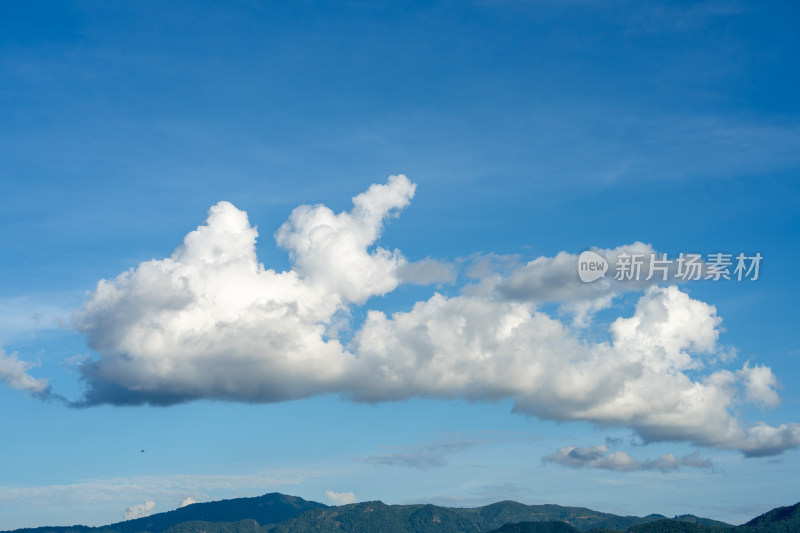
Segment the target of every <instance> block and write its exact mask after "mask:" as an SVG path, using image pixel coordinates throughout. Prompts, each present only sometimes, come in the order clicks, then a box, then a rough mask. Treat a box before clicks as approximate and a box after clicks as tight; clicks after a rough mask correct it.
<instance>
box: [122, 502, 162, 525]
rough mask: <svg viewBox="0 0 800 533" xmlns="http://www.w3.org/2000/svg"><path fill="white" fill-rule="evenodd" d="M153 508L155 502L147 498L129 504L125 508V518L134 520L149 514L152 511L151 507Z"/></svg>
mask: <svg viewBox="0 0 800 533" xmlns="http://www.w3.org/2000/svg"><path fill="white" fill-rule="evenodd" d="M155 508H156V502H154V501H152V500H147V501H146V502H144V503H139V504H136V505H131V506H130V507H128V508H127V509H125V520H134V519H136V518H144V517H145V516H150V515H151V514H152V513H153V509H155Z"/></svg>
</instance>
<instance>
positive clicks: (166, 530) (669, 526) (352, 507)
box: [0, 493, 800, 533]
mask: <svg viewBox="0 0 800 533" xmlns="http://www.w3.org/2000/svg"><path fill="white" fill-rule="evenodd" d="M143 532H147V533H344V532H348V533H582V532H592V533H611V532H628V533H696V532H697V533H722V532H724V533H789V532H798V533H800V503H797V504H795V505H792V506H788V507H778V508H775V509H773V510H771V511H769V512H767V513H764V514H762V515H760V516H758V517H756V518H754V519H752V520H750V521H749V522H747V523H746V524H743V525H741V526H733V525H731V524H726V523H724V522H719V521H717V520H711V519H708V518H700V517H697V516H694V515H680V516H675V517H673V518H667V517H665V516H663V515H657V514H651V515H648V516H644V517H639V516H620V515H615V514H610V513H602V512H598V511H593V510H591V509H587V508H584V507H565V506H561V505H524V504H521V503H518V502H514V501H502V502H497V503H493V504H490V505H486V506H483V507H475V508H456V507H440V506H436V505H423V504H417V505H386V504H385V503H383V502H380V501H374V502H362V503H353V504H348V505H340V506H336V507H330V506H327V505H325V504H322V503H318V502H313V501H308V500H304V499H302V498H298V497H296V496H288V495H285V494H279V493H271V494H265V495H263V496H258V497H255V498H236V499H231V500H221V501H215V502H207V503H194V504H191V505H187V506H185V507H180V508H178V509H175V510H174V511H168V512H164V513H157V514H153V515H150V516H147V517H144V518H137V519H135V520H127V521H124V522H118V523H115V524H109V525H107V526H100V527H89V526H80V525H76V526H59V527H39V528H29V529H17V530H15V531H14V532H13V533H143ZM0 533H9V532H0Z"/></svg>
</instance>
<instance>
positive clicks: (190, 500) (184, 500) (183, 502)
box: [178, 496, 197, 508]
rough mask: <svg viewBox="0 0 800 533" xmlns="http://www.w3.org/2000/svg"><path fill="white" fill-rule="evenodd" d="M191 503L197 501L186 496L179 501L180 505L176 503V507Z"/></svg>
mask: <svg viewBox="0 0 800 533" xmlns="http://www.w3.org/2000/svg"><path fill="white" fill-rule="evenodd" d="M193 503H197V500H195V499H194V498H192V497H191V496H187V497H186V498H184V499H183V501H181V503H180V505H178V508H181V507H186V506H187V505H192V504H193Z"/></svg>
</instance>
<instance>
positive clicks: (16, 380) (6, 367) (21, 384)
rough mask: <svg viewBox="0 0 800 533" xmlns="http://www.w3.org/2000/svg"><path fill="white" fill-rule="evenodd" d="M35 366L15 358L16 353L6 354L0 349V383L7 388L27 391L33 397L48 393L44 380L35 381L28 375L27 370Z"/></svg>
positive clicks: (35, 379)
mask: <svg viewBox="0 0 800 533" xmlns="http://www.w3.org/2000/svg"><path fill="white" fill-rule="evenodd" d="M35 366H37V365H35V364H33V363H28V362H26V361H22V360H20V359H18V358H17V354H16V352H14V353H10V354H7V353H6V352H5V351H4V350H3V349H2V348H0V383H6V384H7V385H8V386H9V387H11V388H14V389H18V390H22V391H27V392H30V393H32V394H34V395H43V394H46V392H47V391H48V385H47V380H46V379H37V378H34V377H33V376H31V375H30V374H28V370H30V369H31V368H33V367H35Z"/></svg>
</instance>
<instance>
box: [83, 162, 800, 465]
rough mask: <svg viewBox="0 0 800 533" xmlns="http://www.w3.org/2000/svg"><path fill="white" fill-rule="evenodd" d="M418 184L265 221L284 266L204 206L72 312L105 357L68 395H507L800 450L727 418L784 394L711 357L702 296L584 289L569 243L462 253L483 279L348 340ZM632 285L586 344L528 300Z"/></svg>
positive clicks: (222, 207) (612, 252)
mask: <svg viewBox="0 0 800 533" xmlns="http://www.w3.org/2000/svg"><path fill="white" fill-rule="evenodd" d="M414 190H415V186H414V185H413V184H412V183H411V182H410V181H409V180H408V179H407V178H405V177H404V176H394V177H392V178H390V179H389V181H388V182H387V183H386V184H384V185H373V186H371V187H370V188H369V189H368V190H367V191H366V192H364V193H362V194H360V195H358V196H356V197H355V198H354V199H353V208H352V209H351V210H350V211H346V212H342V213H334V212H333V211H331V210H330V209H328V208H327V207H325V206H322V205H317V206H301V207H298V208H297V209H295V210H294V211H293V212H292V214H291V216H290V217H289V220H288V221H287V222H286V223H285V224H283V225H282V226H281V228H280V229H279V230H278V232H277V233H276V240H277V242H278V244H279V245H280V246H282V247H283V248H285V249H286V250H287V251H288V252H289V254H290V257H291V260H292V268H291V269H290V270H288V271H285V272H276V271H274V270H272V269H267V268H265V267H264V266H263V265H262V264H260V263H258V261H257V258H256V250H255V243H256V238H257V235H258V234H257V231H256V229H255V228H254V227H252V226H251V225H250V223H249V221H248V218H247V215H246V214H245V213H244V212H243V211H240V210H239V209H237V208H236V207H234V206H233V205H231V204H229V203H227V202H220V203H219V204H217V205H215V206H214V207H212V208H211V210H210V211H209V216H208V219H207V221H206V224H204V225H202V226H200V227H198V229H197V230H195V231H193V232H191V233H190V234H188V235H187V236H186V238H185V239H184V242H183V244H182V245H181V246H180V247H179V248H178V249H176V250H175V252H174V253H173V254H172V256H171V257H169V258H166V259H160V260H156V259H154V260H151V261H148V262H145V263H142V264H140V265H139V266H138V267H136V268H133V269H131V270H129V271H128V272H125V273H123V274H121V275H119V276H117V277H116V278H114V279H112V280H102V281H100V282H99V283H98V285H97V288H96V290H95V291H94V292H93V293H92V294H91V295H90V297H89V299H88V300H87V302H86V303H85V305H84V306H83V308H82V309H81V310H80V311H79V312H78V313H77V324H78V327H79V328H80V329H81V330H82V331H83V332H85V333H86V335H87V336H88V340H89V343H90V345H91V346H92V347H93V348H94V349H95V350H96V351H97V352H98V353H99V354H100V355H99V358H98V359H94V360H91V361H88V362H85V363H83V364H82V365H81V367H80V368H81V371H82V374H83V377H84V379H85V380H86V382H87V384H88V390H87V393H86V396H85V397H84V398H83V399H82V400H81V401H80V402H78V403H79V404H83V405H92V404H97V403H116V404H126V403H130V404H135V403H144V402H149V403H153V404H170V403H175V402H180V401H186V400H191V399H198V398H217V399H229V400H239V401H247V402H272V401H282V400H288V399H293V398H304V397H309V396H313V395H317V394H325V393H339V394H342V395H344V396H346V397H349V398H351V399H354V400H356V401H365V402H379V401H392V400H402V399H407V398H411V397H415V396H423V397H433V398H465V399H468V400H475V401H477V400H498V399H503V398H512V399H514V401H515V407H514V409H515V410H516V411H517V412H520V413H524V414H526V415H532V416H538V417H541V418H546V419H554V420H582V421H588V422H591V423H594V424H598V425H602V426H620V427H630V428H632V429H633V430H634V431H636V432H637V433H638V434H639V435H640V436H641V437H642V438H643V439H644V440H645V441H688V442H692V443H695V444H698V445H705V446H712V447H718V448H724V449H739V450H741V451H743V452H744V453H745V454H747V455H769V454H775V453H780V452H781V451H782V450H784V449H786V448H790V447H796V446H799V445H800V424H797V423H789V424H783V425H780V426H777V427H774V426H769V425H767V424H764V423H755V424H748V423H746V422H745V421H742V420H740V419H739V418H738V417H737V415H736V414H735V411H734V407H735V406H736V405H737V404H738V403H739V402H743V401H746V402H753V403H756V404H759V405H764V406H767V407H769V406H774V405H777V402H778V401H779V398H778V396H777V393H776V392H775V390H774V386H775V384H776V379H775V377H774V375H773V374H772V372H771V370H770V369H769V368H768V367H764V366H758V365H756V366H750V365H749V363H747V364H745V365H744V367H743V368H742V369H741V370H737V371H731V370H727V369H717V370H715V371H713V370H712V369H711V365H712V364H717V362H718V361H719V360H721V359H724V357H722V355H724V354H723V351H722V350H721V348H720V347H719V346H718V344H717V341H718V336H719V327H720V323H721V319H720V318H719V317H718V316H717V314H716V309H715V308H714V307H713V306H711V305H708V304H706V303H704V302H701V301H698V300H695V299H692V298H690V297H689V296H688V295H687V294H686V293H684V292H681V291H680V290H679V289H678V288H677V287H675V286H671V287H659V286H657V285H655V284H654V282H653V280H651V281H646V280H643V281H641V282H615V281H613V279H606V280H598V281H597V282H595V283H591V284H586V283H582V282H580V281H579V279H578V277H577V272H576V269H577V256H576V255H574V254H567V253H560V254H557V255H556V256H555V257H553V258H539V259H536V260H534V261H531V262H529V263H527V264H525V265H523V266H514V265H513V258H505V257H500V256H496V257H495V256H492V257H491V258H490V259H491V260H486V261H483V262H482V263H481V267H480V268H476V267H475V265H473V268H472V269H471V270H472V275H477V276H479V278H480V279H479V281H478V283H477V284H475V285H470V286H468V287H466V288H465V289H464V291H462V293H461V294H460V295H457V296H453V297H447V296H444V295H441V294H438V293H436V294H434V295H433V296H432V297H430V298H429V299H428V300H425V301H420V302H417V303H416V304H414V305H413V307H411V308H410V309H409V310H408V311H407V312H398V313H394V314H393V315H391V316H387V315H385V314H384V313H383V312H380V311H375V310H368V311H367V316H366V319H365V320H364V323H363V324H362V325H361V326H360V329H357V330H356V331H355V332H354V334H353V336H352V341H351V344H350V345H348V346H343V345H342V344H341V343H340V342H339V340H337V339H336V337H337V335H336V331H337V330H338V329H341V328H343V327H346V324H343V323H342V321H343V320H344V319H345V318H346V317H348V312H349V311H350V309H351V308H352V306H353V305H359V304H362V303H363V302H365V301H366V300H367V299H368V298H370V297H371V296H379V295H383V294H386V293H387V292H389V291H391V290H393V289H394V288H396V287H397V285H398V284H399V283H401V281H402V279H404V276H407V275H408V274H407V273H408V268H409V267H408V263H407V261H406V260H405V259H404V258H403V256H402V255H401V254H400V252H399V251H397V250H395V251H389V250H386V249H384V248H381V247H376V246H375V243H376V242H377V239H378V237H379V236H380V233H381V231H382V228H383V224H384V222H385V220H386V219H387V218H389V217H391V216H393V215H395V214H396V213H397V212H398V210H400V209H402V208H404V207H405V206H406V205H408V203H409V201H410V199H411V197H412V196H413V194H414ZM652 250H653V248H652V247H651V246H650V245H646V244H642V243H634V244H632V245H628V246H620V247H618V248H614V249H608V250H598V253H601V255H603V256H604V257H605V258H606V259H607V260H609V262H612V263H613V261H614V260H615V258H616V257H618V256H619V255H620V254H622V253H633V252H637V253H644V254H649V253H653V252H652ZM432 261H433V260H432ZM478 262H480V260H478ZM497 264H501V266H500V268H499V271H498V270H495V271H494V272H493V271H492V267H493V265H494V266H496V265H497ZM437 268H438V266H436V265H435V264H433V263H428V264H427V266H425V267H424V268H423V269H422V270H435V269H437ZM404 269H405V270H404ZM412 270H413V269H412ZM420 275H421V274H420ZM426 275H427V274H426ZM630 290H644V294H643V295H642V296H641V297H640V298H639V301H638V303H637V305H636V309H635V311H634V312H633V314H632V315H631V316H628V317H619V318H617V319H616V320H615V321H614V322H613V323H612V324H611V326H610V328H609V331H608V334H609V336H608V340H606V341H597V342H588V341H586V340H584V339H582V338H581V337H580V335H579V332H577V333H576V331H575V330H573V329H572V328H571V327H570V326H569V325H568V324H566V323H564V322H562V321H560V320H558V319H555V318H553V317H551V316H549V315H548V314H546V313H544V312H542V311H541V310H540V309H538V308H537V305H538V304H540V303H543V302H556V303H559V304H562V305H564V306H566V307H564V308H563V310H565V311H567V312H569V313H570V314H572V316H573V323H574V324H575V325H576V326H578V327H581V326H583V325H585V324H586V323H588V321H589V320H590V319H591V314H592V313H594V312H596V311H597V310H599V309H603V308H606V307H607V306H608V305H609V303H610V301H611V300H610V299H611V298H613V295H614V294H616V293H618V292H622V291H630ZM621 459H624V458H621Z"/></svg>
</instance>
